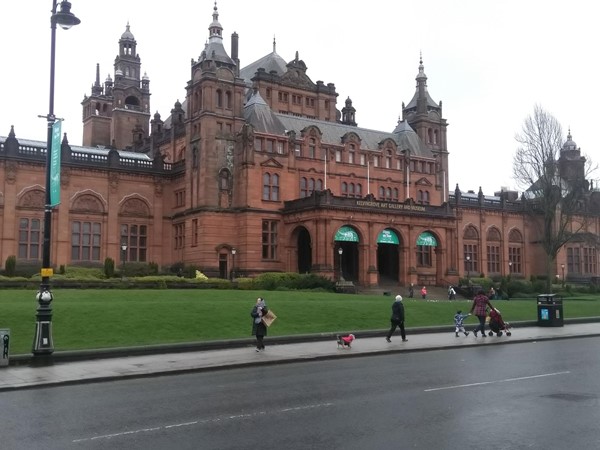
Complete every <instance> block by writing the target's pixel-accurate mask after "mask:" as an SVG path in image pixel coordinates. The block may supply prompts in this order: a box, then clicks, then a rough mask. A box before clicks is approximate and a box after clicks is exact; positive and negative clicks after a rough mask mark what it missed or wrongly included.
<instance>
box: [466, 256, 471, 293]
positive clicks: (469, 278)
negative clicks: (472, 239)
mask: <svg viewBox="0 0 600 450" xmlns="http://www.w3.org/2000/svg"><path fill="white" fill-rule="evenodd" d="M466 260H467V284H468V285H469V286H470V285H471V257H470V256H469V255H467V256H466Z"/></svg>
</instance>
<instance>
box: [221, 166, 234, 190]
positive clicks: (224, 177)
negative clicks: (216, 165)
mask: <svg viewBox="0 0 600 450" xmlns="http://www.w3.org/2000/svg"><path fill="white" fill-rule="evenodd" d="M230 186H231V177H230V172H229V170H227V169H223V170H221V172H220V173H219V190H221V191H228V190H229V189H230Z"/></svg>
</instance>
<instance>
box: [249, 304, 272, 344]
mask: <svg viewBox="0 0 600 450" xmlns="http://www.w3.org/2000/svg"><path fill="white" fill-rule="evenodd" d="M267 311H269V309H268V308H267V304H266V303H265V299H264V298H262V297H258V298H257V299H256V304H255V305H254V306H253V307H252V311H250V315H251V316H252V336H256V351H257V352H260V351H261V350H264V349H265V344H264V342H263V339H264V337H265V336H266V335H267V326H266V325H265V324H264V322H263V321H262V317H263V316H264V315H265V314H266V313H267Z"/></svg>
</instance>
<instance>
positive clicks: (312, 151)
mask: <svg viewBox="0 0 600 450" xmlns="http://www.w3.org/2000/svg"><path fill="white" fill-rule="evenodd" d="M316 156H317V141H316V139H314V138H310V139H309V141H308V157H309V158H313V159H314V158H316Z"/></svg>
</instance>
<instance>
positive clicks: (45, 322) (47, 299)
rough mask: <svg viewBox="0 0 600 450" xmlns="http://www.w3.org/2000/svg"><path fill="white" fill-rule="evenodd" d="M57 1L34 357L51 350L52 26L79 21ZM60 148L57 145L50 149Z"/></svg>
mask: <svg viewBox="0 0 600 450" xmlns="http://www.w3.org/2000/svg"><path fill="white" fill-rule="evenodd" d="M56 9H57V0H52V15H51V16H50V99H49V106H48V115H47V116H45V117H46V120H47V123H48V139H47V141H46V199H45V205H44V243H43V247H42V270H41V275H42V282H41V284H40V290H39V291H38V293H37V294H36V299H37V301H38V308H37V311H36V314H35V336H34V339H33V348H32V352H33V354H34V356H47V355H51V354H52V353H53V352H54V343H53V341H52V306H51V303H52V300H53V295H52V291H51V289H50V277H51V276H52V268H51V267H50V240H51V236H52V233H51V231H52V229H51V228H52V208H53V206H54V205H53V204H52V197H51V194H50V188H51V185H52V183H51V174H52V170H51V167H52V151H53V149H52V130H53V127H54V123H55V122H56V117H55V116H54V66H55V60H56V25H57V24H58V25H60V27H61V28H63V29H65V30H68V29H69V28H71V27H72V26H74V25H77V24H79V23H80V22H81V20H79V19H78V18H77V17H75V16H74V15H73V13H71V3H69V2H68V1H62V2H61V3H60V11H59V12H57V11H56ZM54 151H58V152H59V151H60V148H57V149H54Z"/></svg>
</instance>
